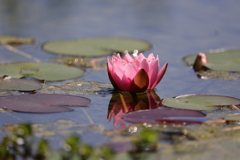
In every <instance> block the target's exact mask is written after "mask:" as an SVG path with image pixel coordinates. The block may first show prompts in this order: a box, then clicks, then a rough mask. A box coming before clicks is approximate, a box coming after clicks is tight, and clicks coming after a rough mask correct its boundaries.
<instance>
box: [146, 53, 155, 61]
mask: <svg viewBox="0 0 240 160" xmlns="http://www.w3.org/2000/svg"><path fill="white" fill-rule="evenodd" d="M154 59H155V57H154V55H153V54H152V53H151V54H149V55H148V58H147V60H148V61H152V60H154Z"/></svg>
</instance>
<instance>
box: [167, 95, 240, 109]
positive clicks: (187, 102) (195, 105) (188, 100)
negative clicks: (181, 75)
mask: <svg viewBox="0 0 240 160" xmlns="http://www.w3.org/2000/svg"><path fill="white" fill-rule="evenodd" d="M162 104H163V105H165V106H168V107H172V108H181V109H190V110H217V109H219V107H218V106H223V105H238V104H240V99H238V98H234V97H228V96H218V95H183V96H178V97H176V98H165V99H163V101H162Z"/></svg>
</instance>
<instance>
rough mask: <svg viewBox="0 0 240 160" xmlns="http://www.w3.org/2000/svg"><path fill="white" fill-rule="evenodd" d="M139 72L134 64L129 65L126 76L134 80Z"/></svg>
mask: <svg viewBox="0 0 240 160" xmlns="http://www.w3.org/2000/svg"><path fill="white" fill-rule="evenodd" d="M137 72H138V69H137V68H136V67H135V65H134V64H132V63H129V64H128V65H127V67H126V69H125V73H124V74H125V75H126V77H128V78H129V79H130V80H133V78H134V77H135V76H136V74H137Z"/></svg>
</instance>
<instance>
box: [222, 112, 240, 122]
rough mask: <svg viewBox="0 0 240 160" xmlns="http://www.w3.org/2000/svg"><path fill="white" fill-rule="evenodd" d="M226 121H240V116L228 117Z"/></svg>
mask: <svg viewBox="0 0 240 160" xmlns="http://www.w3.org/2000/svg"><path fill="white" fill-rule="evenodd" d="M224 119H225V120H227V121H240V114H234V115H228V116H225V117H224Z"/></svg>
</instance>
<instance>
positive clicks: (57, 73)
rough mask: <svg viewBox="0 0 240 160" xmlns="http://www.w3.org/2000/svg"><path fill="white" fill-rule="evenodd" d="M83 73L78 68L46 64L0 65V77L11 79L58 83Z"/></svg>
mask: <svg viewBox="0 0 240 160" xmlns="http://www.w3.org/2000/svg"><path fill="white" fill-rule="evenodd" d="M83 73H84V72H83V71H82V70H81V69H79V68H75V67H69V66H66V65H60V64H56V63H46V62H40V63H34V62H25V63H24V62H23V63H9V64H1V65H0V76H3V75H9V76H11V77H13V78H21V77H26V76H30V77H33V78H36V79H39V80H46V81H58V80H66V79H72V78H77V77H80V76H81V75H82V74H83Z"/></svg>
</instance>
